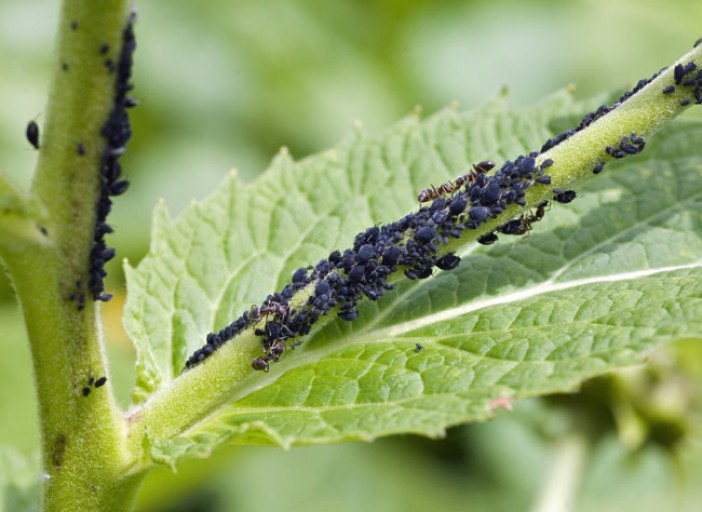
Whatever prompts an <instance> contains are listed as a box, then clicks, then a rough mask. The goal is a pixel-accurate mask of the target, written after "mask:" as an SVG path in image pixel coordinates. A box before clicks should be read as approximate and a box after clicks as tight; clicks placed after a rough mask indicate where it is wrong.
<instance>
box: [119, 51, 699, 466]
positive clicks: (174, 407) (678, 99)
mask: <svg viewBox="0 0 702 512" xmlns="http://www.w3.org/2000/svg"><path fill="white" fill-rule="evenodd" d="M689 62H694V63H695V64H696V66H697V68H698V69H699V68H702V45H698V46H697V47H695V48H694V49H693V50H692V51H691V52H689V53H688V54H686V55H684V56H682V57H681V58H680V59H679V60H678V62H676V63H674V64H673V65H671V66H670V67H669V68H668V69H667V70H666V71H664V72H663V73H661V74H660V75H659V76H658V77H657V78H655V79H654V80H652V81H651V82H650V83H648V85H646V86H645V87H644V88H643V89H641V90H640V91H639V92H637V93H636V94H634V95H633V96H631V97H629V98H628V99H627V100H626V101H624V102H623V103H622V104H621V105H620V106H618V107H617V108H616V109H614V110H613V111H611V112H610V113H608V114H606V115H604V116H603V117H601V118H599V119H598V120H596V121H595V122H593V123H591V124H590V125H589V126H587V127H586V128H584V129H583V130H581V131H579V132H577V133H576V134H574V135H572V136H571V137H570V138H568V139H566V140H565V141H563V142H561V143H560V144H558V145H557V146H555V147H553V148H552V149H550V150H549V151H546V152H544V153H542V154H540V155H539V156H538V157H537V163H541V162H543V161H545V160H546V159H552V160H553V162H554V163H553V165H552V166H551V167H549V168H548V174H550V175H551V177H552V184H551V185H550V186H547V185H535V186H532V187H531V188H529V189H528V190H527V194H526V199H527V205H526V206H524V207H519V206H517V205H512V206H510V207H509V208H508V209H507V210H506V211H505V212H503V213H502V214H501V215H499V216H498V217H497V218H495V219H490V220H489V221H488V222H486V223H484V224H482V225H481V226H480V228H479V229H475V230H471V229H467V230H465V231H464V232H463V236H462V237H461V238H460V239H459V240H454V241H451V242H450V243H449V244H446V245H444V246H442V247H441V252H442V253H446V252H453V251H459V250H460V249H461V248H462V247H463V246H466V245H468V244H473V243H474V242H475V240H476V239H477V238H478V237H479V236H481V235H483V234H485V233H487V232H490V231H493V230H495V229H496V228H497V227H498V226H500V225H501V224H503V223H505V222H507V221H509V220H510V219H512V218H514V217H516V216H518V215H521V214H523V213H525V212H526V211H527V210H528V209H529V208H533V207H534V206H535V205H537V204H539V203H541V202H542V201H544V200H551V199H552V198H553V189H554V188H561V189H572V188H576V187H577V186H578V185H579V184H580V183H582V182H583V181H584V180H586V179H590V178H592V177H594V176H595V174H593V169H594V168H595V166H596V165H597V164H598V163H599V162H609V161H611V160H612V159H613V156H611V155H610V154H609V153H608V152H607V151H606V148H607V147H608V146H611V147H615V148H616V147H618V146H619V145H620V144H621V141H622V138H623V137H625V136H629V135H631V134H632V133H635V134H636V136H637V137H644V138H647V137H649V136H650V135H652V134H653V133H654V132H656V131H657V130H659V129H660V128H661V127H662V126H663V125H664V124H665V123H667V122H668V121H670V120H671V119H673V118H675V117H676V116H677V115H679V114H680V113H682V112H683V111H684V110H685V109H686V108H688V107H687V104H685V103H684V101H683V100H685V99H690V97H691V92H690V91H689V90H684V89H683V88H680V87H678V89H677V90H676V91H675V92H674V93H673V94H664V93H663V90H664V89H665V88H667V87H669V86H671V85H675V80H674V71H673V70H674V67H675V65H676V64H677V63H689ZM690 104H694V98H692V102H691V103H690ZM399 278H401V272H400V273H398V274H397V275H395V276H392V277H391V280H397V279H399ZM313 284H314V283H313ZM313 284H312V285H310V286H313ZM300 293H303V294H304V293H310V292H309V286H308V288H307V289H306V290H302V291H301V292H300ZM293 300H295V299H293ZM331 319H332V315H327V316H326V317H322V318H321V319H320V320H319V322H318V324H316V325H315V328H319V325H321V324H323V323H325V322H328V321H330V320H331ZM260 350H261V349H260V345H259V344H258V343H256V341H255V337H254V336H253V333H252V329H247V330H246V331H245V332H244V333H242V334H241V335H239V336H238V337H237V338H236V341H235V342H229V343H227V344H225V345H224V346H223V347H222V348H221V349H219V350H218V351H217V352H216V353H215V354H213V355H212V356H211V357H209V358H208V359H207V361H206V362H205V363H203V364H201V365H199V366H197V367H195V368H193V369H192V370H190V371H188V372H186V373H185V374H183V375H182V376H180V377H179V378H178V379H176V380H174V381H173V382H172V383H171V384H170V385H169V386H168V387H166V388H164V389H162V390H160V391H159V392H158V393H156V394H155V395H154V396H153V397H151V398H150V399H149V400H148V401H147V402H146V403H144V404H143V405H141V406H139V407H138V408H137V409H135V410H134V411H133V412H132V413H131V415H130V446H132V447H133V449H135V450H136V449H138V448H139V447H144V449H147V447H148V446H149V442H148V440H146V439H145V436H147V435H148V436H150V437H151V438H152V439H156V440H158V439H168V438H170V437H172V436H174V435H178V434H180V433H183V432H185V431H186V430H188V429H193V428H196V426H197V425H198V423H199V422H201V421H203V420H205V419H206V418H208V417H210V416H211V415H212V414H216V412H217V409H218V408H219V407H220V406H221V405H223V404H226V403H227V402H230V401H231V400H232V399H235V398H236V397H237V396H238V395H237V393H238V392H241V390H242V389H243V388H246V387H247V380H251V377H250V375H251V373H252V369H251V367H250V363H251V360H252V358H253V357H255V356H256V355H260V353H261V352H260ZM296 361H297V362H298V363H299V362H304V357H296ZM279 364H281V365H284V364H286V363H285V360H284V361H283V362H281V363H279ZM274 368H275V367H274ZM273 371H275V370H274V369H272V370H271V372H273ZM256 382H257V383H258V385H261V378H260V375H259V376H258V380H256ZM252 385H253V386H254V387H255V386H256V384H253V383H252ZM147 459H148V453H144V454H143V460H144V461H146V460H147Z"/></svg>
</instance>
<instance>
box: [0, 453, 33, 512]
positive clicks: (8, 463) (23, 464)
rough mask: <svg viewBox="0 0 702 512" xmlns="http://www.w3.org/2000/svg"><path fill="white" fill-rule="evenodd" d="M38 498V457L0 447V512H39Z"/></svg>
mask: <svg viewBox="0 0 702 512" xmlns="http://www.w3.org/2000/svg"><path fill="white" fill-rule="evenodd" d="M40 496H41V481H40V478H39V460H38V457H33V458H29V457H25V456H24V455H22V454H20V453H18V452H16V451H15V450H13V449H12V448H9V447H0V512H29V511H39V510H40V509H41V506H40V505H39V503H40V501H41V499H40Z"/></svg>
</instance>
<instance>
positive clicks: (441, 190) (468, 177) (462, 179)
mask: <svg viewBox="0 0 702 512" xmlns="http://www.w3.org/2000/svg"><path fill="white" fill-rule="evenodd" d="M493 167H495V162H493V161H492V160H485V161H483V162H478V163H477V164H473V170H472V171H470V172H469V173H467V174H463V175H461V176H459V177H458V178H456V179H455V180H453V181H449V182H447V183H444V184H443V185H439V186H438V187H435V186H434V185H432V186H431V188H425V189H424V190H422V191H421V192H420V193H419V195H417V201H419V202H420V203H427V202H429V201H433V200H434V199H438V198H439V197H442V196H444V195H448V194H452V193H453V192H455V191H456V190H458V189H459V188H461V187H462V186H463V185H464V184H466V183H472V182H474V181H475V178H476V177H477V176H478V175H479V174H485V173H487V172H488V171H490V170H491V169H492V168H493Z"/></svg>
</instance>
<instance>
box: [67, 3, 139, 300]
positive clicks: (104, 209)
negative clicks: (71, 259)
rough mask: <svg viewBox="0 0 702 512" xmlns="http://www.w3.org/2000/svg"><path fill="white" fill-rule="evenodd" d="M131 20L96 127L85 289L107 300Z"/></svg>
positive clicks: (126, 135)
mask: <svg viewBox="0 0 702 512" xmlns="http://www.w3.org/2000/svg"><path fill="white" fill-rule="evenodd" d="M134 20H135V15H134V13H132V14H131V15H130V18H129V20H128V22H127V25H126V27H125V29H124V31H123V33H122V48H121V51H120V55H119V62H118V64H117V66H116V67H114V68H112V69H109V70H108V72H110V73H112V72H114V73H115V96H114V101H113V104H112V110H111V111H110V114H109V117H108V119H107V122H106V123H105V124H104V125H103V126H102V129H101V130H100V134H101V135H102V137H104V139H105V141H106V145H105V148H104V150H103V152H102V155H101V157H100V192H99V197H98V202H97V208H96V210H97V219H96V221H95V231H94V237H93V246H92V249H91V251H90V267H89V273H88V289H89V290H90V292H91V293H92V296H93V299H94V300H102V301H107V300H110V298H112V295H110V294H109V293H104V292H105V285H104V282H103V279H104V277H105V276H106V275H107V273H106V272H105V268H104V267H105V263H107V262H108V261H109V260H111V259H112V258H114V256H115V250H114V249H113V248H110V247H107V245H106V244H105V235H106V234H108V233H112V227H111V226H110V225H109V224H107V222H106V219H107V215H108V213H110V210H111V209H112V200H111V199H110V197H111V196H118V195H120V194H123V193H124V192H125V191H126V190H127V187H128V186H129V183H128V182H127V180H125V179H122V178H121V174H122V169H121V166H120V163H119V158H120V156H122V154H123V153H124V152H125V146H126V144H127V142H128V141H129V139H130V138H131V135H132V132H131V127H130V124H129V115H128V114H127V108H129V107H130V106H133V104H134V101H133V100H132V99H130V98H129V97H128V96H127V94H128V93H129V91H131V90H132V88H133V86H132V84H131V83H130V78H131V73H132V57H133V54H134V50H135V48H136V40H135V38H134V27H133V26H134ZM108 51H109V46H108V45H106V44H103V45H102V46H100V48H99V50H98V52H97V53H98V54H99V55H104V54H106V53H107V52H108ZM76 152H77V153H78V155H79V156H82V155H83V154H85V147H84V146H83V144H82V143H79V144H78V146H77V148H76Z"/></svg>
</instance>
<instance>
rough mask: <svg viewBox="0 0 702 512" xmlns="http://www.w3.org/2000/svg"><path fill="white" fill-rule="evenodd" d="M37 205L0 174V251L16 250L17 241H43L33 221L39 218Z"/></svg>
mask: <svg viewBox="0 0 702 512" xmlns="http://www.w3.org/2000/svg"><path fill="white" fill-rule="evenodd" d="M39 211H40V209H39V208H38V206H37V204H35V203H34V202H32V201H30V200H29V199H27V198H25V197H24V195H23V194H22V193H21V192H20V191H19V190H18V189H17V188H16V187H15V186H14V185H13V184H12V183H10V181H8V179H7V177H6V176H5V175H4V174H2V173H0V251H6V250H11V251H12V250H16V249H17V248H16V246H15V245H14V244H13V242H14V241H16V240H18V239H25V240H31V241H38V240H40V241H43V237H41V236H40V230H39V229H37V226H36V224H35V221H36V220H38V219H39V218H40V215H39Z"/></svg>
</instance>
